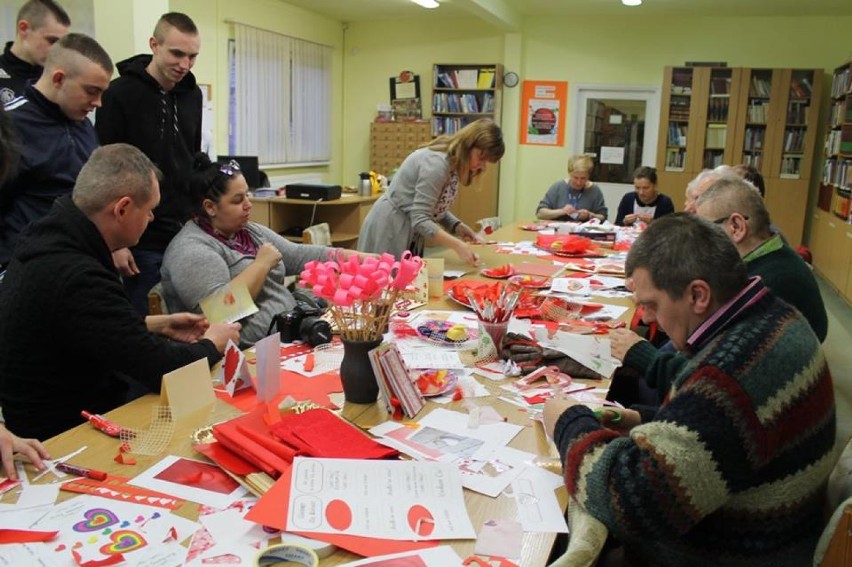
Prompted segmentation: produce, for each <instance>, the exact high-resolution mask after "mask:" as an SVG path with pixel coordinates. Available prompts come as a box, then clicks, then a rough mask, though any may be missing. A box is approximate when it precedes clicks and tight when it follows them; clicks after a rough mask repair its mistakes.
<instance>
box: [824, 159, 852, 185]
mask: <svg viewBox="0 0 852 567" xmlns="http://www.w3.org/2000/svg"><path fill="white" fill-rule="evenodd" d="M850 164H852V160H848V159H838V158H829V159H827V160H825V162H824V163H823V166H822V182H823V184H824V185H834V186H835V187H843V188H846V189H849V165H850Z"/></svg>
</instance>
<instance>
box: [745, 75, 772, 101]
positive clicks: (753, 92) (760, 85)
mask: <svg viewBox="0 0 852 567" xmlns="http://www.w3.org/2000/svg"><path fill="white" fill-rule="evenodd" d="M771 92H772V82H771V81H770V80H768V79H765V78H763V77H758V76H756V75H755V76H753V77H752V78H751V86H750V88H749V92H748V96H750V97H763V98H766V97H768V96H769V95H770V94H771Z"/></svg>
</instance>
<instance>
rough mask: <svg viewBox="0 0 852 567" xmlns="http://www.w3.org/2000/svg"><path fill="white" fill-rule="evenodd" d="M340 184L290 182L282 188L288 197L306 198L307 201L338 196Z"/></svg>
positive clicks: (326, 199) (323, 199)
mask: <svg viewBox="0 0 852 567" xmlns="http://www.w3.org/2000/svg"><path fill="white" fill-rule="evenodd" d="M341 191H342V189H341V187H340V185H328V184H325V183H290V184H288V185H287V186H286V187H285V188H284V196H286V197H287V198H288V199H307V200H308V201H334V200H335V199H339V198H340V194H341Z"/></svg>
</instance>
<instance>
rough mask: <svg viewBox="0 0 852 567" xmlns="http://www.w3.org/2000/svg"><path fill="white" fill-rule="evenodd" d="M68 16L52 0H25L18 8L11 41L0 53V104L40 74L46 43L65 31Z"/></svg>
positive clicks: (19, 92)
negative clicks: (13, 38) (26, 0)
mask: <svg viewBox="0 0 852 567" xmlns="http://www.w3.org/2000/svg"><path fill="white" fill-rule="evenodd" d="M70 25H71V19H70V18H69V17H68V14H67V13H66V12H65V10H63V9H62V6H60V5H59V4H57V3H56V2H54V1H53V0H29V2H26V3H25V4H24V5H23V6H21V9H20V10H18V17H17V24H16V26H15V41H10V42H8V43H7V44H6V49H5V50H4V51H3V54H2V55H0V104H6V103H8V102H12V100H13V99H15V98H17V97H19V96H23V95H24V89H25V88H26V86H27V84H28V83H31V82H35V81H37V80H38V78H39V77H41V72H42V69H43V66H44V62H45V60H46V59H47V52H48V50H49V49H50V46H51V45H53V44H54V43H56V42H57V41H59V40H60V39H61V38H62V37H64V36H65V34H67V33H68V27H69V26H70Z"/></svg>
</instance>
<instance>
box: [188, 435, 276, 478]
mask: <svg viewBox="0 0 852 567" xmlns="http://www.w3.org/2000/svg"><path fill="white" fill-rule="evenodd" d="M193 449H195V450H196V451H198V452H199V453H201V454H202V455H204V456H205V457H207V458H208V459H210V460H211V461H213V462H214V463H216V464H217V465H219V466H220V467H222V468H223V469H225V470H226V471H228V472H230V473H233V474H235V475H238V476H245V475H247V474H251V473H256V472H260V468H259V467H256V466H255V465H253V464H251V463H250V462H248V461H247V460H245V459H243V458H242V457H240V456H239V455H237V454H236V453H234V452H233V451H230V450H229V449H228V448H227V447H225V446H224V445H222V444H221V443H202V444H199V445H193Z"/></svg>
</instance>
